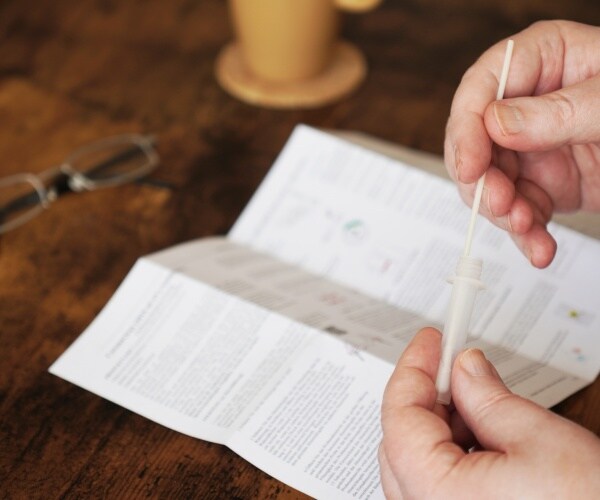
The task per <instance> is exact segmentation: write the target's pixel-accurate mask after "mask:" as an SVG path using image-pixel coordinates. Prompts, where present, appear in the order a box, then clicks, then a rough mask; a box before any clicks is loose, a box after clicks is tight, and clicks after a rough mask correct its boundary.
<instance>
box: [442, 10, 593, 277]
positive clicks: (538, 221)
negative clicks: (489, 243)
mask: <svg viewBox="0 0 600 500" xmlns="http://www.w3.org/2000/svg"><path fill="white" fill-rule="evenodd" d="M513 39H514V41H515V48H514V53H513V58H512V63H511V67H510V72H509V75H508V82H507V86H506V92H505V95H506V96H507V97H508V98H507V99H504V100H502V101H496V102H495V95H496V91H497V88H498V80H499V78H500V71H501V69H502V62H503V59H504V51H505V48H506V42H505V41H504V42H500V43H498V44H496V45H494V46H493V47H492V48H490V49H489V50H488V51H486V52H485V53H484V54H483V55H482V56H481V57H480V58H479V60H478V61H477V62H476V63H475V64H474V65H473V66H472V67H471V68H470V69H469V70H468V71H467V72H466V73H465V75H464V77H463V79H462V81H461V83H460V85H459V87H458V89H457V91H456V94H455V96H454V100H453V103H452V109H451V112H450V118H449V120H448V125H447V129H446V141H445V146H444V157H445V163H446V168H447V169H448V172H449V174H450V176H451V177H452V178H453V179H454V180H455V181H456V182H457V184H458V187H459V190H460V193H461V196H462V197H463V199H464V200H465V201H466V202H467V203H468V204H469V205H471V204H472V200H473V195H474V190H475V183H476V181H477V179H478V178H479V177H481V175H483V173H484V172H486V171H487V175H486V179H485V189H484V193H483V198H482V209H481V210H482V213H483V214H484V215H485V216H486V217H487V218H488V219H490V220H491V221H492V222H493V223H495V224H496V225H498V226H500V227H501V228H504V229H506V230H507V231H509V233H510V234H511V236H512V237H513V239H514V240H515V242H516V244H517V245H518V247H519V248H520V249H521V251H522V252H523V253H524V254H525V256H526V257H527V258H528V259H529V260H530V262H531V263H532V264H533V265H534V266H536V267H545V266H547V265H549V264H550V262H551V261H552V259H553V258H554V254H555V252H556V243H555V241H554V239H553V238H552V236H551V235H550V233H548V231H547V229H546V225H547V223H548V222H549V220H550V219H551V217H552V214H553V212H554V211H555V210H556V211H573V210H579V209H583V210H592V211H600V49H599V47H600V28H598V27H592V26H586V25H583V24H577V23H573V22H567V21H545V22H539V23H536V24H534V25H532V26H531V27H529V28H527V29H526V30H524V31H522V32H521V33H519V34H517V35H515V36H514V37H513Z"/></svg>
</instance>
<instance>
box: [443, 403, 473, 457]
mask: <svg viewBox="0 0 600 500" xmlns="http://www.w3.org/2000/svg"><path fill="white" fill-rule="evenodd" d="M450 429H452V438H453V440H454V442H455V443H456V444H457V445H458V446H460V447H461V448H462V449H463V450H465V451H468V450H469V449H471V448H472V447H473V446H474V445H475V444H477V440H476V439H475V436H474V434H473V432H472V431H471V429H469V428H468V427H467V424H465V421H464V420H463V418H462V417H461V416H460V413H458V412H457V411H454V412H451V413H450Z"/></svg>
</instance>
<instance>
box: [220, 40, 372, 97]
mask: <svg viewBox="0 0 600 500" xmlns="http://www.w3.org/2000/svg"><path fill="white" fill-rule="evenodd" d="M366 74H367V65H366V62H365V59H364V57H363V56H362V54H361V53H360V51H359V50H358V49H357V48H356V47H354V46H353V45H351V44H350V43H348V42H338V43H337V45H336V47H335V49H334V55H333V59H332V61H331V63H330V64H329V66H328V67H327V68H325V70H324V71H323V72H321V73H320V74H318V75H317V76H315V77H313V78H309V79H307V80H300V81H296V82H284V83H275V82H268V81H265V80H261V79H259V78H257V77H256V76H254V75H253V74H252V73H251V72H250V71H249V70H248V68H247V67H246V65H245V63H244V61H243V59H242V54H241V51H240V48H239V46H238V44H237V43H236V42H232V43H230V44H228V45H226V46H225V47H224V48H223V49H222V50H221V53H220V54H219V57H218V58H217V63H216V76H217V80H218V82H219V83H220V84H221V86H222V87H223V88H224V89H225V90H226V91H227V92H229V93H230V94H232V95H233V96H235V97H237V98H238V99H241V100H242V101H244V102H247V103H249V104H254V105H256V106H264V107H268V108H315V107H318V106H323V105H325V104H329V103H331V102H333V101H336V100H337V99H340V98H341V97H343V96H345V95H346V94H349V93H350V92H352V91H353V90H355V89H356V88H357V87H358V86H359V84H360V83H361V82H362V81H363V79H364V78H365V76H366Z"/></svg>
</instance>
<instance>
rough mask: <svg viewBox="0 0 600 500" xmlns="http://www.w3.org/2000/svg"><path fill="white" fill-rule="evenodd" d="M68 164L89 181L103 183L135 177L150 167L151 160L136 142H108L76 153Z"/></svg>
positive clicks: (69, 159)
mask: <svg viewBox="0 0 600 500" xmlns="http://www.w3.org/2000/svg"><path fill="white" fill-rule="evenodd" d="M66 163H68V165H69V166H70V167H71V168H72V169H73V170H75V171H77V172H79V173H81V174H83V175H85V177H87V178H88V179H89V180H92V181H99V182H102V181H110V180H115V179H119V178H122V177H129V176H131V175H135V173H136V172H138V171H140V170H143V169H145V168H146V167H147V166H148V164H149V158H148V153H147V151H146V149H144V148H143V147H142V146H140V145H139V144H137V143H135V142H131V141H114V142H109V141H106V142H101V143H97V145H93V146H91V147H87V148H82V149H80V150H78V151H76V152H75V153H73V154H72V155H71V156H70V157H69V158H68V159H67V162H66Z"/></svg>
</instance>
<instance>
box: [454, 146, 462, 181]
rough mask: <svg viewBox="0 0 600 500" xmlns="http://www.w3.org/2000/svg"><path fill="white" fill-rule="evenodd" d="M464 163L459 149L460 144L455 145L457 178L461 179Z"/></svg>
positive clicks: (455, 171)
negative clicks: (461, 169) (461, 168)
mask: <svg viewBox="0 0 600 500" xmlns="http://www.w3.org/2000/svg"><path fill="white" fill-rule="evenodd" d="M461 165H462V160H461V158H460V151H459V150H458V146H457V145H456V144H455V145H454V173H455V175H456V180H457V181H460V167H461Z"/></svg>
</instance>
